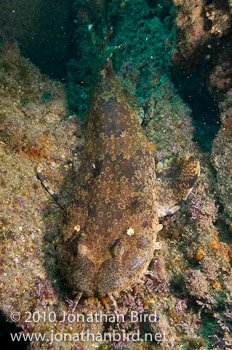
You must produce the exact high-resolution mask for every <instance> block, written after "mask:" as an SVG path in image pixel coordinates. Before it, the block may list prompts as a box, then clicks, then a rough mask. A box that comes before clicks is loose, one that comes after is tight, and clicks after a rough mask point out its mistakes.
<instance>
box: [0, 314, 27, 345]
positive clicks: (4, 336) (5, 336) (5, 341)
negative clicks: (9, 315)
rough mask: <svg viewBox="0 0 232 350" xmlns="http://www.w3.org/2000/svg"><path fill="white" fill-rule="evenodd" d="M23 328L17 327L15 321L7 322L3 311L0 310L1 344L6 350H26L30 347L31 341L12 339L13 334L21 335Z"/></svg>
mask: <svg viewBox="0 0 232 350" xmlns="http://www.w3.org/2000/svg"><path fill="white" fill-rule="evenodd" d="M19 332H22V328H20V327H17V326H16V325H15V324H14V323H11V322H7V321H6V318H5V316H4V313H3V311H1V310H0V344H1V349H4V350H26V349H28V347H29V344H30V342H29V341H24V340H21V341H12V338H11V334H12V336H14V335H15V334H18V335H19Z"/></svg>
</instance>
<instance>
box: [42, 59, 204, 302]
mask: <svg viewBox="0 0 232 350" xmlns="http://www.w3.org/2000/svg"><path fill="white" fill-rule="evenodd" d="M129 100H130V96H129V95H128V93H126V94H125V93H124V92H123V89H121V87H120V84H119V82H118V81H117V79H116V78H115V75H114V72H113V69H112V67H111V65H106V66H105V67H104V69H103V70H102V71H101V73H100V77H99V79H98V81H97V83H96V86H95V88H94V90H93V94H92V98H91V104H90V111H89V121H88V129H87V137H86V145H85V150H84V153H83V157H82V161H81V164H80V167H79V170H78V173H75V172H74V173H72V174H71V176H67V175H68V172H67V169H66V168H65V167H62V166H57V165H56V164H47V163H46V162H44V163H42V164H40V165H39V166H38V168H37V174H38V177H39V178H40V180H41V181H42V183H43V185H44V187H45V188H46V189H47V191H48V192H49V193H50V194H51V195H52V196H53V198H54V199H56V200H57V201H58V203H59V204H60V205H61V207H64V208H65V209H64V213H63V219H62V223H61V227H60V239H59V242H58V246H57V257H58V264H59V268H60V271H61V273H62V275H63V277H64V279H65V280H66V282H67V285H68V286H69V287H70V288H71V289H72V290H73V292H74V293H77V298H76V303H77V302H78V300H79V298H80V296H81V295H85V296H97V297H100V298H101V297H105V296H106V295H108V296H109V297H111V296H112V294H116V293H117V292H120V291H121V290H124V289H127V288H128V287H130V286H132V285H133V283H134V282H135V281H136V280H138V279H139V278H140V277H141V276H142V274H143V273H144V272H145V270H146V269H147V267H148V265H149V263H150V261H151V259H152V257H153V251H154V249H155V247H156V237H157V232H158V231H159V230H160V229H161V228H162V225H159V222H158V217H160V216H164V215H168V214H172V213H174V212H175V211H176V210H178V209H179V207H180V204H181V203H182V202H183V200H185V199H186V198H187V196H188V194H189V193H190V191H191V190H192V188H193V186H194V185H195V183H196V181H197V178H198V176H199V174H200V165H199V162H198V161H197V160H196V159H194V158H192V157H191V158H186V159H183V160H179V161H178V162H176V163H175V165H174V166H172V167H171V169H170V170H168V172H167V173H166V175H165V174H160V175H161V176H159V178H157V179H156V177H155V162H154V158H153V155H152V152H151V149H150V146H149V144H148V142H147V139H146V136H145V134H144V132H143V130H142V128H141V125H140V122H139V118H138V113H135V112H134V111H133V107H132V106H133V105H134V104H133V103H132V104H131V100H130V101H129ZM132 100H133V99H132ZM128 101H129V102H128ZM139 114H140V113H139ZM67 203H69V204H68V205H67ZM110 300H111V301H112V298H111V299H110Z"/></svg>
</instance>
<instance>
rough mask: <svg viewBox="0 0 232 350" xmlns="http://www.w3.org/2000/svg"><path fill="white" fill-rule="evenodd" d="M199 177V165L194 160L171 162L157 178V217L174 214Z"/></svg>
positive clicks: (186, 159)
mask: <svg viewBox="0 0 232 350" xmlns="http://www.w3.org/2000/svg"><path fill="white" fill-rule="evenodd" d="M199 175H200V164H199V161H198V160H196V159H195V158H193V157H191V158H184V159H181V160H176V161H175V162H173V164H172V165H171V167H170V168H169V169H168V170H165V171H164V172H163V173H160V174H158V176H157V180H156V181H157V186H156V208H157V211H158V216H159V217H161V216H165V215H169V214H173V213H175V212H176V211H177V210H178V209H179V208H180V206H181V204H182V203H183V202H184V201H185V200H186V199H187V197H188V195H189V194H190V192H191V191H192V189H193V187H194V186H195V184H196V182H197V179H198V177H199Z"/></svg>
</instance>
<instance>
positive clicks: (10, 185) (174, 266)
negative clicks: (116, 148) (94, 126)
mask: <svg viewBox="0 0 232 350" xmlns="http://www.w3.org/2000/svg"><path fill="white" fill-rule="evenodd" d="M72 6H73V7H72V11H73V18H74V38H73V41H74V44H73V45H74V47H75V50H74V53H73V58H72V59H71V60H70V61H69V62H68V68H67V70H68V75H67V84H66V86H64V84H63V83H60V82H58V81H54V80H52V79H51V78H49V77H48V76H44V75H42V74H41V73H40V70H39V69H38V68H37V67H35V66H34V65H33V64H32V63H31V61H30V60H29V59H25V58H24V57H23V56H22V55H21V54H20V51H19V49H18V46H17V44H15V43H13V42H12V40H11V41H10V42H9V41H5V43H4V45H2V46H1V52H0V77H1V83H0V105H1V109H0V155H1V157H0V159H1V163H0V250H1V253H0V291H1V296H0V305H1V310H2V311H3V313H4V315H5V317H6V320H7V321H8V322H14V323H15V324H16V325H17V326H19V327H20V332H21V333H18V334H25V335H26V334H42V335H44V337H45V338H39V339H36V338H33V337H32V338H31V342H30V349H57V350H58V349H59V350H60V349H72V350H74V349H78V350H81V349H96V348H97V349H99V350H103V349H107V350H108V349H123V348H124V349H157V347H159V348H160V349H170V350H172V349H177V348H178V349H187V350H191V349H199V350H207V349H217V350H221V349H230V348H231V346H232V340H231V331H232V321H231V320H232V315H231V306H232V305H231V304H232V272H231V264H232V238H231V237H232V236H231V232H232V220H231V219H232V200H231V193H232V163H231V161H232V158H231V156H232V154H231V152H232V151H231V149H232V147H231V136H232V135H231V133H232V131H231V130H232V128H231V126H232V121H231V120H232V119H231V118H232V112H231V111H232V105H231V101H232V90H231V89H232V73H231V69H232V65H231V64H232V63H231V48H232V44H231V39H230V30H231V6H232V4H230V2H227V1H215V2H208V1H201V0H198V1H196V0H195V1H193V0H192V1H189V2H186V1H181V0H177V1H176V0H175V1H167V2H166V1H165V2H164V1H157V2H154V1H151V0H146V1H145V0H131V1H129V0H128V1H122V2H118V1H113V0H111V1H105V2H104V6H103V7H102V2H101V1H96V0H92V1H88V2H86V1H82V0H76V1H74V2H73V5H72ZM102 13H103V14H104V16H102ZM103 18H104V20H103ZM112 26H113V32H112V34H111V36H110V38H108V40H107V43H106V48H105V50H106V56H107V57H108V56H109V55H111V53H112V52H114V56H113V64H114V68H115V71H116V74H117V77H118V79H119V80H120V82H121V84H122V86H124V90H125V94H126V93H127V91H128V90H129V91H130V92H132V93H133V95H134V104H135V105H134V108H136V109H137V111H138V114H139V115H140V118H141V121H142V126H143V128H144V131H145V133H146V135H147V138H148V141H149V143H150V147H151V150H152V151H153V153H154V158H155V160H156V163H157V174H158V176H159V174H160V175H162V174H163V173H165V171H166V169H168V167H169V166H170V164H172V162H173V161H174V160H175V159H176V158H182V157H185V156H194V157H196V158H198V159H199V161H200V163H201V176H200V179H199V182H198V184H197V185H196V187H195V188H194V190H193V192H192V193H191V194H190V196H189V197H188V200H187V201H186V203H185V204H184V205H183V206H182V207H181V209H180V210H179V211H178V212H176V213H175V214H173V215H170V216H167V217H165V218H163V219H162V220H160V221H161V223H162V225H163V229H162V231H160V232H159V236H158V242H159V245H160V249H159V250H156V251H155V252H154V258H153V260H152V262H151V264H150V266H149V272H148V273H147V274H146V275H144V277H143V278H142V281H141V282H140V283H137V284H135V286H133V288H131V289H130V290H127V291H124V292H122V293H121V294H120V296H119V297H116V301H117V305H118V308H119V311H120V312H121V313H122V315H123V316H124V322H122V321H120V320H119V322H117V321H115V320H114V319H108V320H105V319H104V318H101V319H98V320H96V319H93V320H89V321H88V320H87V315H89V314H97V315H100V314H101V313H103V314H105V313H107V314H108V315H111V314H112V311H110V310H109V311H108V312H106V309H105V307H104V306H103V305H102V303H100V301H99V300H98V299H96V298H83V299H81V301H80V303H79V305H78V306H77V309H76V311H75V315H78V317H79V318H80V321H76V320H75V321H70V319H71V318H69V319H68V315H72V306H73V297H72V294H71V291H70V290H68V289H67V288H66V286H65V283H64V281H63V280H61V277H60V273H59V270H58V266H57V260H56V244H57V240H58V234H59V232H58V227H59V222H60V219H61V209H60V208H59V206H58V205H57V204H56V203H55V202H54V201H53V200H52V199H51V198H50V197H49V195H48V194H47V193H46V192H45V190H44V189H43V188H42V186H41V184H40V182H39V180H38V179H37V177H36V173H35V167H36V166H37V165H38V163H39V162H42V161H48V162H51V163H52V162H61V163H62V164H63V166H64V167H66V168H67V169H69V168H70V167H72V166H75V167H78V164H79V161H80V158H81V153H82V150H83V147H84V144H85V138H84V135H85V124H84V123H83V122H82V120H83V119H84V118H85V116H86V113H87V111H88V101H89V90H90V88H91V80H92V76H93V75H94V72H95V71H96V70H97V68H98V58H99V51H100V49H101V47H102V46H103V45H104V44H103V43H104V37H105V36H107V34H109V31H110V28H111V27H112ZM218 48H223V49H220V50H218ZM193 69H199V71H200V72H202V75H201V78H199V79H203V80H204V83H205V85H206V86H207V88H208V91H209V92H210V93H211V94H212V96H213V97H214V98H215V101H216V102H217V103H218V106H219V109H220V113H221V114H220V119H221V126H220V130H219V132H218V133H217V135H216V137H215V139H214V142H213V146H212V150H211V151H210V152H203V151H202V149H201V145H200V144H199V143H197V142H195V141H194V127H193V120H192V113H191V108H190V107H189V106H188V105H187V103H186V102H185V101H184V100H183V99H182V98H181V96H180V94H179V92H178V90H177V88H176V87H175V85H174V83H173V81H172V78H171V73H172V72H173V71H177V70H178V71H179V72H183V71H184V72H186V70H187V71H188V74H189V75H191V71H192V70H193ZM138 101H139V102H138ZM138 105H140V107H138ZM141 107H142V108H141ZM209 119H210V116H209ZM105 304H106V306H107V305H108V304H109V301H107V300H105ZM132 312H137V313H138V314H139V315H148V316H147V319H146V320H144V319H142V320H140V319H136V320H135V322H131V314H132ZM64 314H65V315H67V318H66V319H65V320H63V315H64ZM33 315H34V316H33ZM49 315H50V316H49ZM81 315H82V316H81ZM152 315H155V316H156V317H153V318H152ZM149 316H150V317H149ZM33 317H34V318H33ZM49 317H50V318H49ZM51 317H53V318H52V319H51ZM54 317H56V318H55V319H54ZM69 317H72V316H69ZM87 330H89V332H90V333H91V334H92V336H89V338H88V339H81V338H79V339H78V338H77V337H76V338H73V337H72V338H71V339H69V338H68V335H67V338H66V339H64V337H63V335H64V334H69V335H71V336H73V335H74V334H80V333H81V332H82V331H83V332H85V333H86V332H87ZM115 332H116V333H117V334H119V335H121V337H120V339H119V340H118V339H116V340H115V341H109V340H107V339H106V341H104V339H102V338H101V335H102V334H106V333H108V334H110V335H112V334H114V333H115ZM136 332H139V335H140V336H139V338H138V339H136V341H135V342H133V341H132V339H127V338H125V337H124V338H123V337H122V335H123V334H130V333H132V334H136ZM56 334H61V336H60V338H59V336H57V338H56V339H54V341H53V342H52V341H51V337H52V336H54V337H55V335H56ZM148 334H151V337H152V338H149V337H147V338H146V335H148ZM158 334H161V335H162V336H160V337H159V336H158ZM164 335H165V337H164Z"/></svg>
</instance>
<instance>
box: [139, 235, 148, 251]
mask: <svg viewBox="0 0 232 350" xmlns="http://www.w3.org/2000/svg"><path fill="white" fill-rule="evenodd" d="M147 246H148V241H147V238H146V237H142V236H141V237H138V241H137V247H138V248H139V249H142V250H146V249H147Z"/></svg>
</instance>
